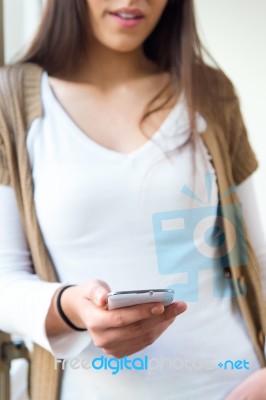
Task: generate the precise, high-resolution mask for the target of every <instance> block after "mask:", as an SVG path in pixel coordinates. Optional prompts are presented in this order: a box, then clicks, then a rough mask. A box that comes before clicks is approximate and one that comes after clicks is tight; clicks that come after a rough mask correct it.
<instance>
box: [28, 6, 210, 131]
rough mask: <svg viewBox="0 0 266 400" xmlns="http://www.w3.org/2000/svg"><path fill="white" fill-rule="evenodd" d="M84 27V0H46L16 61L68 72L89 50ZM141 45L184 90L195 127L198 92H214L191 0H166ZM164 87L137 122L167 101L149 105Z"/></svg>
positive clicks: (59, 73)
mask: <svg viewBox="0 0 266 400" xmlns="http://www.w3.org/2000/svg"><path fill="white" fill-rule="evenodd" d="M158 1H159V0H158ZM88 32H89V18H88V7H87V1H86V0H47V3H46V6H45V9H44V12H43V16H42V19H41V23H40V26H39V29H38V32H37V34H36V35H35V37H34V39H33V41H32V43H31V45H30V47H29V49H28V50H27V52H26V54H25V55H24V56H23V57H22V59H21V60H20V61H22V62H33V63H36V64H38V65H40V66H41V67H42V68H44V69H45V70H46V71H47V72H48V74H49V75H54V76H61V77H67V76H68V75H69V74H71V72H73V70H74V69H75V67H76V66H77V63H79V62H80V61H82V58H83V57H84V56H85V55H86V54H87V52H88V51H89V48H88V40H87V38H88ZM143 49H144V52H145V54H146V56H147V57H148V58H149V59H151V60H152V61H154V62H155V63H156V64H157V65H158V66H159V68H160V69H161V70H162V71H169V72H170V74H171V77H172V81H173V82H178V85H179V87H180V89H181V90H183V92H184V93H185V96H186V101H187V104H188V109H189V115H190V122H191V126H192V128H193V127H194V110H195V104H196V101H197V97H198V98H201V99H203V98H204V101H205V102H206V100H208V99H210V97H211V96H212V95H213V93H214V90H213V87H212V86H213V85H212V84H211V82H210V80H209V78H208V73H206V71H207V69H206V68H204V67H205V63H204V61H203V57H202V49H203V47H202V45H201V42H200V39H199V36H198V33H197V29H196V22H195V12H194V3H193V0H168V3H167V5H166V7H165V10H164V12H163V14H162V16H161V18H160V21H159V22H158V24H157V26H156V27H155V29H154V30H153V32H152V33H151V34H150V36H149V37H148V38H147V39H146V41H145V42H144V45H143ZM200 88H201V89H200ZM202 88H204V95H203V93H202ZM165 90H167V87H164V88H163V90H162V91H160V92H159V93H158V94H157V96H156V97H155V98H154V99H152V101H151V102H150V103H149V105H148V107H147V109H146V112H145V113H144V116H143V118H142V120H141V122H143V120H144V119H145V118H146V117H147V116H148V115H150V114H151V113H153V112H154V111H157V110H158V109H160V108H161V107H163V106H164V105H165V104H166V103H167V102H168V101H169V98H168V99H166V100H165V101H164V102H163V104H161V105H160V106H159V107H157V108H155V109H153V110H152V109H150V106H151V105H152V104H153V102H154V101H155V100H157V99H158V98H160V96H161V95H162V93H163V92H164V91H165ZM192 130H193V129H192Z"/></svg>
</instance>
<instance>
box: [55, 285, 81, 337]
mask: <svg viewBox="0 0 266 400" xmlns="http://www.w3.org/2000/svg"><path fill="white" fill-rule="evenodd" d="M73 286H75V285H68V286H64V287H63V288H62V289H61V290H60V292H59V293H58V295H57V299H56V307H57V311H58V313H59V315H60V317H61V318H62V320H63V321H64V322H65V323H66V324H67V325H68V326H69V327H70V328H72V329H73V330H74V331H78V332H85V331H86V330H87V329H84V328H78V327H77V326H76V325H74V324H72V322H71V321H70V320H69V319H68V318H67V316H66V314H65V313H64V311H63V309H62V306H61V297H62V294H63V293H64V291H65V290H66V289H68V288H70V287H73Z"/></svg>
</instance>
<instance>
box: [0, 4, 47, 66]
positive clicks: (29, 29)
mask: <svg viewBox="0 0 266 400" xmlns="http://www.w3.org/2000/svg"><path fill="white" fill-rule="evenodd" d="M3 4H4V21H5V60H6V61H11V60H12V59H13V58H14V57H15V56H16V54H17V52H18V51H21V50H22V49H23V48H24V46H25V45H26V44H27V43H28V42H29V40H30V38H31V37H32V35H33V33H34V32H35V30H36V27H37V24H38V20H39V15H40V12H41V4H42V1H41V0H4V1H3Z"/></svg>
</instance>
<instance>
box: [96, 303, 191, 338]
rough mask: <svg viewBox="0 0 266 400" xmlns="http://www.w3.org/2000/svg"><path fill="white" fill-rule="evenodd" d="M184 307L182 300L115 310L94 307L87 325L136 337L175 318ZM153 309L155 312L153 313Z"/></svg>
mask: <svg viewBox="0 0 266 400" xmlns="http://www.w3.org/2000/svg"><path fill="white" fill-rule="evenodd" d="M186 308H187V306H186V304H185V303H183V302H177V303H173V304H170V305H169V306H167V307H165V308H164V307H163V306H162V304H160V303H150V304H139V305H136V306H132V307H125V308H120V309H117V310H103V309H99V308H96V307H95V308H94V310H91V320H90V321H91V322H89V325H90V328H91V329H93V330H94V329H95V328H96V329H107V328H108V331H109V333H110V335H112V334H114V335H118V336H119V338H121V339H123V338H125V337H127V338H128V337H137V336H141V335H143V334H145V333H146V332H147V331H149V330H151V329H152V328H153V327H154V326H156V325H158V324H160V323H162V322H164V321H167V320H168V319H171V318H175V317H176V316H177V315H179V314H181V313H182V312H184V311H185V310H186ZM155 309H156V313H154V311H155ZM118 328H119V330H118ZM116 331H117V332H116ZM120 332H121V333H120Z"/></svg>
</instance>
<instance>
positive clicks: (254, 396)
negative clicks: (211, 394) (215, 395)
mask: <svg viewBox="0 0 266 400" xmlns="http://www.w3.org/2000/svg"><path fill="white" fill-rule="evenodd" d="M265 399H266V368H262V369H260V370H259V371H256V372H254V373H253V374H252V375H251V376H250V377H249V378H247V379H246V380H245V381H244V382H243V383H241V384H240V385H239V386H237V387H236V388H235V389H234V390H233V391H232V392H231V393H230V394H229V396H227V397H226V400H265Z"/></svg>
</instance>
